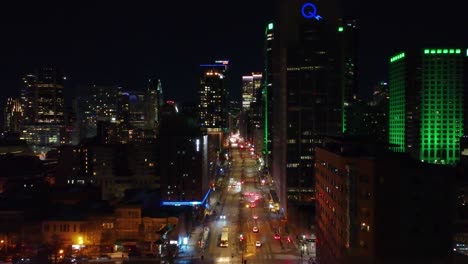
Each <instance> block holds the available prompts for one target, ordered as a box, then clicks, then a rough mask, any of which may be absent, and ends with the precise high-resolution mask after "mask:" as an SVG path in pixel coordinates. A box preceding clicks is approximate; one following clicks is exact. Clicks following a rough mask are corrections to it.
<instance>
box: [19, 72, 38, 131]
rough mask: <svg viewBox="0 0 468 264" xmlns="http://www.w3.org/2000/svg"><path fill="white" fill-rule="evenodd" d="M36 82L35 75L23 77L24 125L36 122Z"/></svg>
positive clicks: (22, 103)
mask: <svg viewBox="0 0 468 264" xmlns="http://www.w3.org/2000/svg"><path fill="white" fill-rule="evenodd" d="M36 82H37V77H36V75H35V74H27V75H26V76H24V77H23V83H24V84H23V87H22V88H21V97H20V101H21V108H23V111H24V120H23V123H24V124H30V123H33V122H34V116H35V114H34V104H35V101H36V96H35V95H36Z"/></svg>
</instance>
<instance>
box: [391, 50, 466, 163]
mask: <svg viewBox="0 0 468 264" xmlns="http://www.w3.org/2000/svg"><path fill="white" fill-rule="evenodd" d="M467 76H468V57H467V56H466V54H465V49H463V50H462V49H460V48H458V49H448V48H442V49H419V50H411V51H406V52H402V53H400V54H397V55H395V56H393V57H391V58H390V80H389V85H390V108H389V112H390V113H389V114H390V116H389V142H390V144H394V145H395V147H394V148H393V149H394V150H395V151H399V152H409V153H410V154H411V155H412V156H413V157H415V158H419V159H420V160H422V161H424V162H429V163H440V164H447V165H453V164H456V163H457V162H458V161H459V159H460V152H459V144H460V137H461V136H462V135H463V134H464V132H465V127H467V125H468V117H467V114H468V108H467V107H466V106H467V99H466V98H467V96H468V95H467V86H468V80H467Z"/></svg>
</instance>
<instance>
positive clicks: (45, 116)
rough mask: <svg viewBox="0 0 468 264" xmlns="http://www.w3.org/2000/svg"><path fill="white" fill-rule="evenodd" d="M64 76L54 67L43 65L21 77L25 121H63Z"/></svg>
mask: <svg viewBox="0 0 468 264" xmlns="http://www.w3.org/2000/svg"><path fill="white" fill-rule="evenodd" d="M64 79H65V77H64V76H63V75H61V74H60V73H59V72H58V71H57V70H56V69H54V68H49V67H44V68H40V69H39V70H38V71H37V72H36V73H35V74H28V75H26V76H25V77H24V78H23V82H24V87H23V89H22V91H21V104H22V106H23V108H24V109H25V122H26V123H29V124H30V123H48V124H50V123H54V124H61V123H63V121H64V107H65V104H64V97H63V88H64Z"/></svg>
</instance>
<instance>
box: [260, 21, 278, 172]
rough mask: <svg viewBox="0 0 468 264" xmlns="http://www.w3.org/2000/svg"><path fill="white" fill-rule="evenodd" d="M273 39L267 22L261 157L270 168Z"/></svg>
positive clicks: (270, 24)
mask: <svg viewBox="0 0 468 264" xmlns="http://www.w3.org/2000/svg"><path fill="white" fill-rule="evenodd" d="M274 39H275V34H274V24H273V23H268V25H267V27H266V29H265V45H264V59H265V69H264V74H263V88H262V103H263V149H262V154H263V159H264V160H265V165H266V167H269V168H271V167H272V166H271V162H273V159H272V158H271V155H272V153H271V145H272V144H271V139H272V133H273V131H274V130H273V120H272V118H273V105H274V100H273V90H272V89H273V42H274Z"/></svg>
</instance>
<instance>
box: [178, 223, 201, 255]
mask: <svg viewBox="0 0 468 264" xmlns="http://www.w3.org/2000/svg"><path fill="white" fill-rule="evenodd" d="M202 233H203V227H202V226H201V225H198V226H197V227H195V229H194V230H193V231H192V232H191V233H190V237H189V240H188V243H187V245H181V247H180V249H179V256H178V258H179V259H192V258H195V257H197V256H198V249H199V245H198V241H199V240H200V237H201V235H202Z"/></svg>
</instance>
